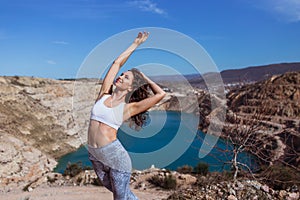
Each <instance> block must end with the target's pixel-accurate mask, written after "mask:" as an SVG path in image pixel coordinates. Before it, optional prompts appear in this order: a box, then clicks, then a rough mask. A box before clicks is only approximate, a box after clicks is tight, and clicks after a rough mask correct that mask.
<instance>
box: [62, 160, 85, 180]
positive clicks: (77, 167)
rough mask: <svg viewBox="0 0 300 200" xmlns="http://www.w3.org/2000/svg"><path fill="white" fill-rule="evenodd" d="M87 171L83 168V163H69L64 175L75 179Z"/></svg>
mask: <svg viewBox="0 0 300 200" xmlns="http://www.w3.org/2000/svg"><path fill="white" fill-rule="evenodd" d="M86 169H87V168H86V167H83V166H82V162H77V163H68V165H67V167H66V169H65V171H64V173H63V175H64V176H70V177H74V176H76V175H78V174H79V173H80V172H82V171H84V170H86Z"/></svg>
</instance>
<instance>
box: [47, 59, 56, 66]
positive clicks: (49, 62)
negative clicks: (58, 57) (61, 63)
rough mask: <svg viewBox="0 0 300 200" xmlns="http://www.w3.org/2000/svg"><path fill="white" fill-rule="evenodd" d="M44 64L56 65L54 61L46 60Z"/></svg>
mask: <svg viewBox="0 0 300 200" xmlns="http://www.w3.org/2000/svg"><path fill="white" fill-rule="evenodd" d="M46 62H47V63H48V64H49V65H56V62H55V61H54V60H46Z"/></svg>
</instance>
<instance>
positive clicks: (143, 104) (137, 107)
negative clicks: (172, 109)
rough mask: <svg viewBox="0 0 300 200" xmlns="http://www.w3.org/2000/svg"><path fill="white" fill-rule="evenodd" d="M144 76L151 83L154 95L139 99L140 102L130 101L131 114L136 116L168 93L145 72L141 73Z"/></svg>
mask: <svg viewBox="0 0 300 200" xmlns="http://www.w3.org/2000/svg"><path fill="white" fill-rule="evenodd" d="M141 74H142V75H143V77H144V79H145V80H146V81H147V83H148V84H149V85H150V88H151V90H152V92H153V94H154V95H152V96H150V97H148V98H146V99H144V100H142V101H139V102H132V103H130V104H131V105H130V109H129V110H130V115H131V116H134V115H136V114H139V113H141V112H144V111H146V110H148V109H149V108H151V107H152V106H154V105H155V104H157V103H158V102H159V101H160V100H162V99H163V98H164V97H165V95H166V93H165V91H163V89H161V88H160V87H159V86H158V85H157V84H156V83H155V82H153V81H152V80H150V78H148V77H147V76H146V75H145V74H143V73H141Z"/></svg>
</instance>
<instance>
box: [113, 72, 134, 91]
mask: <svg viewBox="0 0 300 200" xmlns="http://www.w3.org/2000/svg"><path fill="white" fill-rule="evenodd" d="M133 79H134V76H133V73H132V72H131V71H126V72H124V73H122V74H121V75H120V76H119V77H118V78H117V79H116V81H115V86H116V87H117V88H119V89H121V90H131V89H132V88H131V86H132V83H133Z"/></svg>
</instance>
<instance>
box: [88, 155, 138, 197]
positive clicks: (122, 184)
mask: <svg viewBox="0 0 300 200" xmlns="http://www.w3.org/2000/svg"><path fill="white" fill-rule="evenodd" d="M91 162H92V164H93V167H94V170H95V172H96V174H97V176H98V177H99V179H100V181H101V183H102V184H103V186H105V187H106V188H107V189H108V190H110V191H111V192H112V193H113V195H114V200H138V198H137V197H136V196H135V195H134V194H133V193H132V192H131V190H130V187H129V183H130V175H131V174H130V173H128V172H121V171H118V170H115V169H112V168H110V167H108V166H105V165H104V164H103V163H101V162H99V161H94V160H91Z"/></svg>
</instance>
